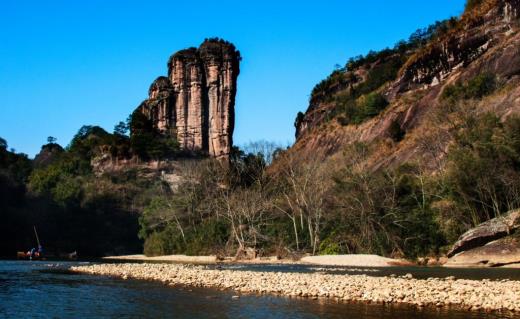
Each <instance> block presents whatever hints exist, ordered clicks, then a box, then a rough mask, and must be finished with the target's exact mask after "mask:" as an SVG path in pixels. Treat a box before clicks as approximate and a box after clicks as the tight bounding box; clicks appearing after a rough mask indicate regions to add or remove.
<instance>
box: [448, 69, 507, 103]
mask: <svg viewBox="0 0 520 319" xmlns="http://www.w3.org/2000/svg"><path fill="white" fill-rule="evenodd" d="M496 88H497V81H496V77H495V76H494V75H493V74H490V73H482V74H480V75H478V76H476V77H474V78H473V79H471V80H469V81H466V82H458V83H456V84H453V85H448V86H447V87H446V88H444V91H443V92H442V98H443V99H445V100H450V101H457V100H467V99H481V98H483V97H484V96H486V95H489V94H491V93H493V92H494V91H495V89H496Z"/></svg>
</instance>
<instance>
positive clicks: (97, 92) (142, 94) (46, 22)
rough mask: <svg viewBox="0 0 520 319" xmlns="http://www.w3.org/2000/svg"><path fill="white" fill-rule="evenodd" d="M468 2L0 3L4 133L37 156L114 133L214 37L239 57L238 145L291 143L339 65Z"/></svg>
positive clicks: (0, 126)
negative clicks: (186, 51) (159, 80)
mask: <svg viewBox="0 0 520 319" xmlns="http://www.w3.org/2000/svg"><path fill="white" fill-rule="evenodd" d="M463 7H464V0H436V1H420V0H401V1H388V0H371V1H368V0H367V1H357V0H337V1H325V0H321V1H301V0H300V1H284V2H283V3H282V1H280V0H278V1H271V0H268V1H255V2H253V1H222V0H221V1H151V0H149V1H131V0H129V1H123V0H121V1H107V0H89V1H68V0H67V1H64V0H61V1H60V0H56V1H20V0H2V1H1V3H0V61H1V62H0V109H1V113H0V136H1V137H3V138H5V139H7V141H8V143H9V146H10V147H13V148H15V149H16V150H17V151H18V152H25V153H28V154H29V155H30V156H34V155H35V154H36V153H37V152H38V151H39V149H40V146H41V145H42V144H44V143H45V142H46V138H47V136H49V135H52V136H55V137H57V138H58V143H60V144H62V145H66V144H68V142H69V141H70V139H71V138H72V136H73V135H74V134H75V132H77V130H78V129H79V128H80V127H81V126H82V125H84V124H95V125H100V126H102V127H104V128H105V129H107V130H109V131H112V129H113V127H114V124H115V123H117V122H118V121H120V120H124V119H126V117H127V116H128V114H129V113H130V112H131V111H132V110H133V109H134V108H135V107H136V106H137V105H138V104H139V103H140V102H141V101H142V100H143V99H145V98H146V95H147V91H148V87H149V85H150V83H151V82H152V81H153V80H154V79H155V78H156V77H157V76H159V75H165V74H166V72H167V70H166V61H167V59H168V57H169V56H170V54H172V53H173V52H175V51H177V50H179V49H183V48H186V47H190V46H198V45H199V44H200V43H201V42H202V41H203V39H204V38H206V37H214V36H218V37H221V38H224V39H226V40H229V41H231V42H233V43H234V44H235V45H236V46H237V48H238V49H239V50H240V51H241V53H242V56H243V61H242V65H241V74H240V76H239V80H238V94H237V100H236V114H237V116H236V129H235V134H234V139H235V144H239V145H240V144H244V143H247V142H248V141H251V140H259V139H267V140H272V141H277V142H282V143H287V142H291V141H292V140H293V136H294V127H293V122H294V118H295V116H296V113H297V112H298V111H304V110H305V109H306V108H307V102H308V98H309V93H310V91H311V89H312V88H313V86H314V85H315V84H316V83H317V82H319V81H320V80H321V79H323V78H325V77H326V76H327V75H328V74H329V73H330V72H331V71H332V70H333V68H334V65H335V64H344V63H345V61H346V60H347V59H348V58H349V57H351V56H355V55H358V54H363V53H366V52H367V51H368V50H370V49H376V50H377V49H381V48H384V47H387V46H392V45H393V44H394V43H395V42H397V41H398V40H400V39H406V38H408V36H409V34H410V33H412V32H413V31H414V30H416V29H417V28H419V27H425V26H427V25H429V24H430V23H432V22H434V21H435V20H441V19H445V18H448V17H450V16H453V15H459V14H460V13H461V12H462V10H463Z"/></svg>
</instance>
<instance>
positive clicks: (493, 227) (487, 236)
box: [448, 210, 520, 257]
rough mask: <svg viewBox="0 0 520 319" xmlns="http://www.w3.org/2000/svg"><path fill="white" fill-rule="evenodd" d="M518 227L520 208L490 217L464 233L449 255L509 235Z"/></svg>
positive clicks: (519, 225)
mask: <svg viewBox="0 0 520 319" xmlns="http://www.w3.org/2000/svg"><path fill="white" fill-rule="evenodd" d="M518 227H520V210H515V211H512V212H510V213H507V214H505V215H502V216H499V217H496V218H493V219H490V220H488V221H487V222H484V223H482V224H480V225H478V226H477V227H475V228H472V229H470V230H468V231H467V232H465V233H464V234H462V236H460V237H459V239H458V240H457V242H456V243H455V244H454V245H453V247H452V248H451V250H450V251H449V252H448V257H452V256H454V255H455V254H458V253H460V252H463V251H466V250H470V249H473V248H476V247H480V246H483V245H485V244H487V243H489V242H491V241H494V240H497V239H499V238H502V237H504V236H507V235H509V234H511V233H512V232H513V231H514V230H516V229H517V228H518Z"/></svg>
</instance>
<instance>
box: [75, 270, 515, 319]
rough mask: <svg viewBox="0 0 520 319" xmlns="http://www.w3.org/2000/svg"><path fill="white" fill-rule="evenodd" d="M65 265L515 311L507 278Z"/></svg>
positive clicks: (347, 298)
mask: <svg viewBox="0 0 520 319" xmlns="http://www.w3.org/2000/svg"><path fill="white" fill-rule="evenodd" d="M70 270H71V271H72V272H78V273H83V274H90V275H103V276H112V277H119V278H122V279H137V280H154V281H160V282H162V283H164V284H167V285H170V286H192V287H211V288H218V289H226V290H227V289H229V290H233V291H236V292H237V293H257V294H275V295H283V296H290V297H300V298H311V299H318V298H331V299H336V300H341V301H344V302H367V303H384V304H409V305H415V306H418V307H439V308H442V307H458V308H462V309H466V310H469V311H482V310H485V311H513V312H517V313H520V281H515V280H507V279H504V280H467V279H456V278H453V277H449V278H445V279H439V278H428V279H415V278H413V276H412V275H410V274H409V275H405V276H400V277H397V276H388V277H373V276H367V275H340V274H325V273H320V272H316V273H286V272H259V271H237V270H229V269H209V268H207V267H205V266H195V265H182V264H155V263H139V264H137V263H121V264H93V265H85V266H74V267H71V268H70ZM236 298H239V294H238V295H237V296H236Z"/></svg>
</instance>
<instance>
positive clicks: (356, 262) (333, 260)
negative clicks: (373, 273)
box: [301, 254, 412, 267]
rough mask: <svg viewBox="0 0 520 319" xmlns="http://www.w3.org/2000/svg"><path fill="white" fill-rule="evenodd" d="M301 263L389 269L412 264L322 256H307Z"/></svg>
mask: <svg viewBox="0 0 520 319" xmlns="http://www.w3.org/2000/svg"><path fill="white" fill-rule="evenodd" d="M301 262H302V263H306V264H314V265H323V266H346V267H390V266H405V265H406V266H410V265H412V263H410V262H407V261H404V260H398V259H391V258H385V257H381V256H377V255H362V254H359V255H323V256H308V257H303V258H302V259H301Z"/></svg>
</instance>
